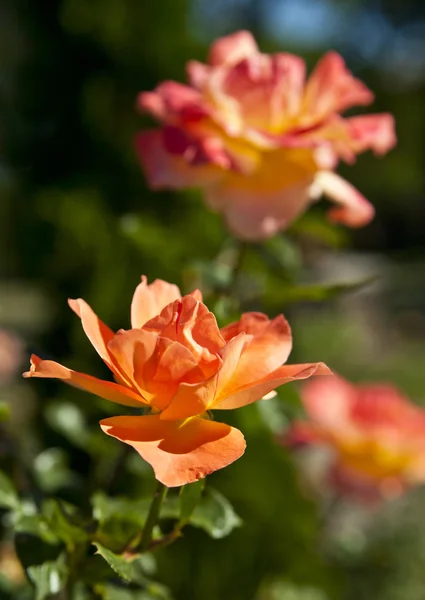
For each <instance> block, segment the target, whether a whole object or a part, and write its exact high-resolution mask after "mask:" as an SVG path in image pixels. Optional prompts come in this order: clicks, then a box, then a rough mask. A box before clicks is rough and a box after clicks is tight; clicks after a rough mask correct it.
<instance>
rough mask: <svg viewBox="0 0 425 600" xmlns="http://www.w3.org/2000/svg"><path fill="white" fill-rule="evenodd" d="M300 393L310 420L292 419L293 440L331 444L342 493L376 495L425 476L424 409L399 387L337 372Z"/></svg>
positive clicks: (334, 480)
mask: <svg viewBox="0 0 425 600" xmlns="http://www.w3.org/2000/svg"><path fill="white" fill-rule="evenodd" d="M301 398H302V402H303V404H304V407H305V409H306V411H307V415H308V417H309V420H308V421H300V422H297V423H295V424H294V425H293V428H292V430H291V432H290V434H289V442H290V443H292V444H298V443H303V444H312V445H314V444H319V445H322V446H325V447H327V448H329V449H330V450H331V451H332V454H333V460H332V462H331V464H330V465H329V473H330V476H331V481H332V483H333V484H334V485H335V486H336V488H337V489H338V491H339V492H340V493H343V494H349V495H355V496H360V497H364V498H365V499H371V498H376V497H379V496H381V497H382V496H390V495H391V496H393V495H397V494H399V493H401V492H402V491H403V490H404V489H406V488H407V487H409V486H411V485H414V484H417V483H424V482H425V436H424V431H425V410H424V409H422V408H419V407H418V406H415V405H413V404H411V403H410V402H409V401H408V400H407V399H406V398H404V397H403V396H402V395H401V394H400V392H398V391H397V390H396V389H395V388H394V387H392V386H390V385H381V384H364V385H358V386H355V385H352V384H351V383H349V382H347V381H345V380H344V379H342V378H341V377H336V376H334V377H327V378H325V379H324V380H321V381H319V380H317V381H314V382H313V381H312V382H311V383H309V384H306V385H305V386H303V389H302V394H301ZM287 441H288V438H287Z"/></svg>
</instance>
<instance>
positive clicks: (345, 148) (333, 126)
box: [137, 31, 396, 240]
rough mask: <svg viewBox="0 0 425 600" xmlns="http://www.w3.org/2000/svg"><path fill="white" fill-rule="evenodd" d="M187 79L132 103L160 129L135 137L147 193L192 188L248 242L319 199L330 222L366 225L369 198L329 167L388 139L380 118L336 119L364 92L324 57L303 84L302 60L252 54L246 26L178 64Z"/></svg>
mask: <svg viewBox="0 0 425 600" xmlns="http://www.w3.org/2000/svg"><path fill="white" fill-rule="evenodd" d="M187 72H188V77H189V85H182V84H180V83H177V82H174V81H166V82H164V83H162V84H161V85H159V86H158V87H157V88H156V90H155V91H153V92H142V93H141V94H140V95H139V98H138V106H139V108H140V109H141V110H143V111H145V112H148V113H150V114H151V115H153V116H154V117H155V118H156V119H157V120H158V121H159V122H160V123H161V125H162V127H161V128H160V129H153V130H150V131H145V132H142V133H140V134H139V136H138V138H137V150H138V154H139V157H140V160H141V164H142V166H143V169H144V171H145V173H146V177H147V179H148V182H149V184H150V185H151V187H152V188H155V189H157V188H188V187H199V188H202V189H203V190H204V192H205V200H206V202H207V204H208V205H209V206H211V207H212V208H213V209H215V210H217V211H219V212H221V213H223V214H224V217H225V219H226V222H227V224H228V226H229V227H230V229H231V230H232V231H233V233H234V234H235V235H237V236H239V237H241V238H245V239H251V240H258V239H262V238H267V237H270V236H271V235H273V234H275V233H276V232H277V231H278V230H280V229H284V228H286V227H287V226H288V224H289V223H290V222H291V221H292V220H293V219H295V218H296V217H297V216H298V215H300V214H301V213H303V212H304V211H305V210H306V209H307V207H308V205H309V204H310V203H311V202H312V201H314V200H316V199H317V198H319V197H320V195H321V194H325V195H327V196H328V197H329V198H330V199H331V200H333V201H335V202H336V203H337V204H338V207H337V208H335V209H333V210H332V211H331V213H330V216H331V218H332V220H334V221H340V222H342V223H345V224H346V225H349V226H351V227H360V226H362V225H365V224H367V223H368V222H369V221H370V220H371V219H372V218H373V215H374V209H373V207H372V205H371V204H370V203H369V202H368V201H367V200H366V198H364V197H363V196H362V195H361V194H360V193H359V192H358V191H357V190H356V189H355V188H353V187H352V186H351V185H350V184H349V183H348V182H347V181H345V180H344V179H341V178H340V177H339V176H338V175H336V174H335V173H334V170H335V168H336V166H337V164H338V162H339V160H340V159H343V160H345V161H346V162H348V163H353V162H354V161H355V158H356V154H358V153H360V152H364V151H365V150H368V149H371V150H373V151H374V152H375V154H377V155H381V154H385V153H386V152H387V151H388V150H389V149H390V148H392V147H393V146H394V145H395V143H396V137H395V133H394V119H393V117H392V116H391V115H390V114H375V115H362V116H357V117H349V118H346V119H345V118H343V117H341V115H340V113H341V112H343V111H345V110H346V109H348V108H351V107H352V106H355V105H368V104H370V103H371V102H372V101H373V94H372V92H371V91H370V90H369V89H368V88H367V87H366V86H365V85H364V84H363V83H362V82H361V81H359V80H358V79H356V78H355V77H353V75H352V74H351V73H350V71H348V70H347V68H346V66H345V64H344V60H343V59H342V57H341V56H340V55H339V54H337V53H336V52H328V53H327V54H326V55H325V56H324V57H323V58H322V60H321V61H320V62H319V63H318V65H317V66H316V68H315V69H314V71H313V73H312V74H311V75H310V77H309V78H308V80H307V81H306V75H305V64H304V61H303V60H302V59H301V58H300V57H298V56H295V55H292V54H287V53H278V54H272V55H269V54H262V53H261V52H259V50H258V47H257V45H256V43H255V40H254V38H253V37H252V35H251V34H250V33H249V32H247V31H240V32H238V33H235V34H232V35H229V36H227V37H224V38H221V39H219V40H217V41H216V42H215V43H214V44H213V45H212V47H211V50H210V54H209V58H208V64H203V63H200V62H197V61H191V62H189V64H188V66H187Z"/></svg>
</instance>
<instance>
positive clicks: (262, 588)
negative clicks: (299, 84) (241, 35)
mask: <svg viewBox="0 0 425 600" xmlns="http://www.w3.org/2000/svg"><path fill="white" fill-rule="evenodd" d="M241 28H248V29H250V30H251V31H252V32H253V33H254V34H255V35H256V36H257V39H258V41H259V43H260V45H261V47H262V48H263V49H264V50H265V51H274V50H285V51H292V52H296V53H299V54H301V55H302V56H303V57H305V59H306V61H307V63H308V65H309V66H310V68H311V67H312V66H313V65H314V64H315V62H316V60H317V59H318V57H319V56H320V55H321V54H322V53H323V52H324V51H325V50H327V49H330V48H334V49H336V50H338V51H339V52H341V53H342V54H343V56H344V57H345V59H346V60H347V62H348V65H349V66H350V68H351V69H352V70H353V71H354V72H355V73H356V74H357V75H358V76H359V77H361V78H362V79H363V80H364V81H365V82H366V83H367V84H368V85H369V86H370V87H371V88H372V89H373V91H374V92H375V93H376V102H375V104H374V106H373V111H376V112H378V111H390V112H392V113H394V115H395V118H396V123H397V133H398V138H399V145H398V147H397V148H396V149H395V150H394V151H393V152H391V153H390V155H389V156H388V157H385V158H383V159H382V160H376V159H375V158H373V157H372V156H370V155H364V156H361V157H360V158H359V160H358V162H357V164H356V165H355V166H354V167H344V166H341V172H342V174H343V175H344V176H346V177H347V178H348V179H349V180H350V181H351V182H352V183H353V184H354V185H355V186H356V187H358V188H359V189H360V190H361V191H362V192H363V193H364V194H365V195H366V196H367V197H368V198H369V199H370V200H371V201H372V202H373V203H374V205H375V206H376V209H377V216H376V218H375V220H374V221H373V222H372V223H371V224H370V225H369V226H368V227H366V228H364V229H362V230H359V231H356V232H351V231H346V230H344V229H342V228H341V229H339V228H334V227H331V226H330V225H328V224H327V223H326V221H325V220H324V216H323V215H324V207H325V202H323V203H320V205H318V206H316V207H314V208H313V209H312V210H311V211H310V212H309V213H308V214H307V215H305V216H304V217H303V218H301V219H300V220H299V221H298V222H296V223H295V224H294V225H293V226H292V228H291V230H290V231H289V232H287V233H286V234H285V235H284V236H279V237H278V238H276V239H274V240H271V241H270V242H268V243H267V244H263V245H258V246H252V247H251V248H249V249H248V250H247V251H246V253H245V256H244V260H243V264H242V267H241V269H240V271H239V273H238V276H237V278H236V282H235V290H234V294H233V295H229V282H230V279H231V278H232V272H233V268H234V261H235V252H236V250H237V249H236V248H235V246H234V243H233V242H232V241H231V240H230V239H229V237H228V236H227V234H226V232H225V230H224V228H223V227H222V224H221V221H220V219H219V217H217V216H216V215H213V214H212V213H210V212H209V211H208V210H207V209H206V208H205V207H204V206H203V204H202V202H201V201H200V196H199V194H197V193H195V192H187V193H179V194H175V193H168V192H164V193H155V194H154V193H152V192H150V191H149V190H148V189H147V188H146V185H145V183H144V180H143V176H142V173H141V171H140V169H139V166H138V164H137V160H136V156H135V153H134V150H133V138H134V135H135V133H136V132H137V131H138V130H139V129H140V128H142V127H145V126H148V125H149V120H148V119H147V118H145V117H142V116H140V115H138V114H137V113H136V110H135V98H136V96H137V93H138V92H139V91H141V90H149V89H151V88H153V87H154V86H155V85H156V84H157V83H159V82H160V81H162V80H164V79H178V80H183V79H184V65H185V62H186V61H187V60H189V59H191V58H199V59H201V60H202V59H204V58H205V56H206V51H207V47H208V45H209V44H210V43H211V41H212V40H213V39H214V38H216V37H217V36H220V35H223V34H225V33H228V32H231V31H234V30H237V29H241ZM0 32H1V35H0V401H1V404H0V467H1V468H3V469H4V470H5V471H6V472H7V473H8V474H9V475H10V476H11V477H12V478H13V480H14V482H15V484H16V485H17V486H18V488H19V491H20V492H21V494H23V496H25V495H31V496H32V497H34V498H36V500H37V502H41V500H42V499H45V498H49V497H50V496H52V495H56V496H57V497H59V498H61V499H62V500H63V501H66V502H71V503H75V504H77V505H79V506H81V507H83V508H84V509H88V507H89V498H90V496H91V495H92V493H93V492H94V491H95V490H96V489H98V488H100V489H102V490H104V492H105V493H106V494H110V495H116V494H128V495H129V496H131V497H134V498H140V497H141V496H143V495H146V494H147V493H149V492H150V491H151V490H152V487H153V478H152V473H151V471H150V468H149V467H147V466H146V465H144V463H143V462H142V461H141V459H139V457H138V456H137V455H135V454H131V453H125V452H124V453H123V452H122V448H121V447H119V445H118V444H117V443H116V442H114V440H112V439H110V438H106V437H105V436H103V434H102V433H101V432H100V431H99V430H98V427H97V422H98V420H99V419H100V418H102V417H105V416H107V415H112V414H119V407H115V406H111V405H108V404H107V403H106V402H103V401H102V400H99V399H96V398H92V397H90V396H87V395H85V394H84V393H79V392H77V391H75V390H72V389H67V388H65V387H64V386H60V385H57V384H56V383H54V382H42V381H38V382H36V383H32V382H31V383H28V382H23V381H21V379H20V376H19V375H20V371H21V369H23V368H24V367H26V365H27V359H28V356H29V353H30V352H32V351H35V352H37V353H38V354H40V355H41V356H43V357H49V358H54V359H56V360H58V361H60V362H63V363H64V364H66V365H68V366H70V367H74V368H77V369H79V370H83V371H85V372H90V373H92V374H94V375H98V376H102V375H106V373H105V371H104V370H103V366H102V365H101V364H100V361H99V359H98V357H97V355H96V354H95V352H94V351H93V349H92V347H91V345H90V344H89V343H88V341H87V340H86V339H85V336H84V334H83V332H82V331H81V327H80V323H79V320H78V319H77V318H76V317H75V316H74V315H73V314H72V313H71V311H70V310H69V309H68V308H67V305H66V298H67V297H68V296H70V297H80V296H81V297H83V298H85V299H86V300H87V301H88V302H89V303H90V304H91V305H92V306H93V307H94V309H95V311H96V312H97V313H98V314H99V316H101V318H102V319H103V320H105V321H106V322H107V323H109V324H110V325H111V327H113V328H116V329H118V328H119V327H124V328H125V327H128V326H129V303H130V300H131V295H132V292H133V290H134V288H135V286H136V285H137V283H138V281H139V277H140V274H142V273H145V274H146V275H147V276H148V277H149V279H151V280H152V279H153V278H155V277H160V278H163V279H166V280H169V281H173V282H175V283H178V284H179V285H181V286H182V288H183V289H184V290H185V291H189V290H190V288H192V287H193V286H195V285H200V286H202V288H203V289H204V290H205V291H206V292H207V297H208V299H209V301H210V306H211V307H212V308H214V310H215V311H216V312H217V314H218V316H219V318H220V319H221V321H222V322H223V323H224V322H226V321H228V320H230V319H231V318H233V317H234V316H237V314H238V313H239V312H240V310H252V309H254V310H264V311H266V312H268V314H269V315H270V316H272V315H274V314H277V313H279V312H282V311H284V312H285V314H286V315H287V316H288V317H289V320H290V322H291V325H292V326H293V332H294V352H293V355H292V360H291V362H296V361H300V362H307V361H314V360H322V361H326V362H327V363H328V364H329V365H330V366H331V367H332V368H333V369H334V370H336V371H339V372H341V373H342V374H343V375H345V376H346V377H348V378H350V379H352V380H367V379H379V380H387V381H391V382H393V383H395V384H397V385H398V386H399V387H400V388H401V389H402V390H403V391H405V392H406V393H407V394H409V395H410V396H411V397H412V399H414V400H415V401H418V402H421V401H422V400H424V399H425V380H424V370H423V364H424V359H425V283H424V282H425V279H424V276H423V274H424V268H425V242H424V240H425V238H424V222H425V202H424V192H425V180H424V178H425V170H424V161H425V101H424V100H425V4H424V3H423V1H422V0H405V1H404V2H399V1H398V0H372V1H370V0H369V1H366V0H340V1H338V0H215V2H210V1H209V0H191V1H190V0H162V1H161V2H147V1H142V0H139V1H137V0H102V1H101V0H50V1H49V2H46V1H43V2H42V1H36V0H2V2H1V3H0ZM364 280H367V281H368V282H369V283H368V285H367V286H365V287H364V288H362V289H360V290H359V289H358V288H357V285H356V284H357V283H358V282H359V281H364ZM295 284H297V285H295ZM299 284H301V287H299ZM351 288H352V289H351ZM341 292H342V293H341ZM235 297H237V298H239V299H240V302H236V301H235V299H234V298H235ZM299 411H300V407H299V401H298V398H297V394H296V390H295V388H294V389H291V388H289V387H285V388H284V389H283V390H282V391H281V393H280V396H279V397H278V398H276V399H274V400H272V401H269V404H267V405H266V404H264V405H262V404H258V405H252V406H249V407H246V408H244V409H241V410H240V411H237V412H236V413H235V414H232V415H229V417H228V418H229V419H230V420H231V422H232V423H235V424H236V425H237V426H239V427H241V429H242V430H243V431H244V433H245V435H246V438H247V441H248V448H247V452H246V455H245V456H244V457H243V459H241V460H239V461H238V462H237V463H235V464H234V465H232V466H231V467H229V468H228V469H225V470H224V471H222V472H220V473H217V474H215V475H213V476H212V477H211V478H209V479H210V480H211V482H212V483H213V484H214V485H215V487H217V488H218V489H219V490H221V491H222V492H223V493H224V495H225V496H226V497H227V498H229V499H230V501H231V502H232V504H233V505H234V507H235V509H236V511H237V513H238V514H239V515H240V517H241V518H242V520H243V522H244V524H243V526H242V527H240V528H238V529H237V530H235V531H234V532H233V533H232V535H230V536H229V537H228V538H225V539H220V540H214V541H213V540H210V539H209V538H208V537H207V536H206V534H205V533H204V532H203V531H200V530H195V529H193V530H192V529H189V530H188V531H187V533H186V534H185V536H184V538H183V539H182V540H180V541H179V542H178V543H177V544H176V545H174V546H170V547H169V548H166V549H165V550H162V551H161V552H160V553H158V564H157V571H156V573H155V579H156V580H158V581H160V582H161V583H163V584H165V585H166V586H168V587H169V588H170V589H171V593H172V597H173V598H175V599H176V600H200V599H202V600H215V599H218V598H223V599H226V600H227V599H229V600H333V599H335V600H339V599H341V600H354V599H356V600H369V599H370V598H371V597H374V598H377V599H378V598H379V599H380V600H423V598H424V597H425V576H424V573H425V514H424V511H423V505H424V504H423V500H424V493H423V491H422V490H417V491H416V492H414V493H412V494H410V495H409V496H408V497H406V498H403V499H402V500H400V501H397V502H392V503H389V504H388V505H386V506H384V507H380V508H379V510H378V509H376V508H373V507H369V508H367V509H360V508H358V507H357V508H356V507H354V506H346V505H344V506H333V505H331V506H330V507H327V506H326V502H325V501H324V500H323V498H322V497H321V496H320V498H321V500H320V501H319V502H317V501H315V500H314V494H312V493H311V491H310V492H309V491H308V486H307V487H306V486H305V485H304V486H303V485H301V483H300V477H299V476H298V475H297V474H296V470H295V467H294V464H293V460H292V459H291V458H290V457H289V455H288V453H287V451H286V450H285V449H283V448H281V447H279V446H277V445H276V444H275V442H274V435H275V434H276V433H277V431H278V430H279V429H280V428H283V427H285V425H286V424H287V423H288V421H289V420H290V419H291V418H292V417H293V416H294V415H296V414H298V413H299ZM3 421H4V423H3ZM6 525H7V522H4V523H3V526H2V530H1V531H2V532H3V534H2V535H3V539H2V542H1V545H0V572H1V573H2V575H1V576H0V597H1V598H3V597H4V598H5V599H9V598H13V599H20V598H22V599H25V598H32V597H33V595H32V592H31V591H28V589H29V588H28V587H27V586H26V585H25V577H24V575H23V573H22V571H21V570H20V567H19V563H17V561H16V554H15V549H14V545H13V540H11V539H9V537H8V534H7V531H8V529H7V527H6ZM24 537H25V536H24ZM27 537H28V536H27ZM18 538H19V534H18ZM23 541H24V542H28V539H27V538H25V539H24V540H23ZM21 542H22V539H21V540H19V539H18V540H17V546H16V548H17V549H18V551H20V550H19V549H20V548H21V546H22V544H21V546H20V543H21ZM24 545H25V544H24ZM20 552H21V551H20ZM21 557H22V552H21ZM40 560H41V558H40ZM24 562H25V561H24ZM143 593H144V592H143ZM161 593H162V592H161ZM85 597H87V596H84V595H82V596H81V598H85ZM98 597H103V598H106V599H108V598H110V599H111V600H114V599H115V598H117V599H124V600H131V599H132V598H140V599H142V598H143V599H145V598H151V597H165V596H161V595H159V596H155V595H154V596H149V595H140V594H139V595H137V591H133V592H132V591H131V590H130V589H126V588H123V587H120V584H117V585H116V586H115V587H110V588H108V590H107V591H105V590H103V591H100V592H99V596H98Z"/></svg>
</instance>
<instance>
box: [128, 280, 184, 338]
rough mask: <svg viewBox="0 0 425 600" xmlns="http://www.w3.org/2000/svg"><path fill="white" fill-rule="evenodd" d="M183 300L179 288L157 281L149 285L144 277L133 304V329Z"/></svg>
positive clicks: (137, 288) (134, 296)
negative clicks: (175, 302) (170, 305)
mask: <svg viewBox="0 0 425 600" xmlns="http://www.w3.org/2000/svg"><path fill="white" fill-rule="evenodd" d="M178 298H181V294H180V290H179V288H178V287H177V286H176V285H174V284H172V283H167V282H166V281H163V280H162V279H155V281H154V282H153V283H151V284H149V285H148V280H147V278H146V277H145V275H142V283H139V285H138V286H137V287H136V291H135V292H134V295H133V300H132V302H131V326H132V328H133V329H138V328H139V327H143V325H144V324H145V323H146V322H147V321H149V320H150V319H153V317H156V316H157V315H159V314H160V312H161V311H162V309H163V308H165V307H166V306H167V304H170V303H171V302H174V300H177V299H178Z"/></svg>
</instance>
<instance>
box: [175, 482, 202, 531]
mask: <svg viewBox="0 0 425 600" xmlns="http://www.w3.org/2000/svg"><path fill="white" fill-rule="evenodd" d="M204 488H205V479H201V480H200V481H196V482H195V483H191V484H190V485H185V486H183V487H182V489H181V491H180V499H179V517H180V523H181V524H184V523H186V522H187V521H189V519H190V516H191V514H192V513H193V511H194V510H195V508H196V506H197V505H198V504H199V502H200V500H201V496H202V492H203V490H204Z"/></svg>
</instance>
